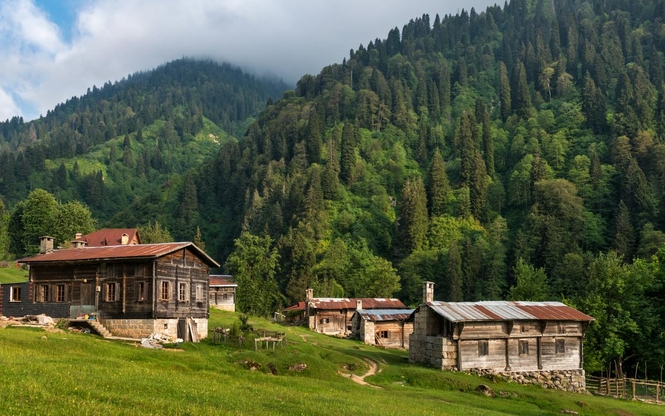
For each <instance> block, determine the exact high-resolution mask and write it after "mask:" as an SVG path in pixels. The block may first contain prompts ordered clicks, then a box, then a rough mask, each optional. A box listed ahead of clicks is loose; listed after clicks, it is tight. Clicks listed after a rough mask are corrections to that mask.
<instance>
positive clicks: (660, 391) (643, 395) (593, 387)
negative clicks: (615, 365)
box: [586, 376, 665, 403]
mask: <svg viewBox="0 0 665 416" xmlns="http://www.w3.org/2000/svg"><path fill="white" fill-rule="evenodd" d="M586 389H587V390H588V391H590V392H591V393H596V394H602V395H606V396H612V397H620V398H624V399H632V400H641V401H645V402H653V403H665V383H663V382H659V381H655V380H643V379H642V380H640V379H635V378H626V377H624V378H611V377H595V376H588V377H587V379H586Z"/></svg>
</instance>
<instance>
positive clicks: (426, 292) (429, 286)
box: [423, 282, 434, 303]
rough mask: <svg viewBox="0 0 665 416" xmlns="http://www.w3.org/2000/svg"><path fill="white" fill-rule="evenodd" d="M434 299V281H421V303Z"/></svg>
mask: <svg viewBox="0 0 665 416" xmlns="http://www.w3.org/2000/svg"><path fill="white" fill-rule="evenodd" d="M433 300H434V282H423V303H427V302H432V301H433Z"/></svg>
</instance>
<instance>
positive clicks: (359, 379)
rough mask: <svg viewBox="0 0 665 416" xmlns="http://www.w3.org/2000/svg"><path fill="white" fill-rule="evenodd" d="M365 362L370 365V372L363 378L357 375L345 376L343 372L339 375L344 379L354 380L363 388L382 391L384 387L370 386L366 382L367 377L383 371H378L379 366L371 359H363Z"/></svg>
mask: <svg viewBox="0 0 665 416" xmlns="http://www.w3.org/2000/svg"><path fill="white" fill-rule="evenodd" d="M363 360H364V361H365V362H366V363H367V364H368V365H369V370H367V372H366V373H365V374H363V375H361V376H357V375H355V374H344V373H341V372H340V373H339V374H340V375H342V376H344V377H347V378H350V379H351V380H353V381H355V382H356V383H358V384H361V385H363V386H370V387H374V388H375V389H382V388H383V387H380V386H375V385H373V384H369V383H368V382H366V381H365V377H369V376H372V375H374V374H376V373H377V371H378V372H381V370H379V369H378V367H379V366H378V364H377V363H376V361H374V360H371V359H369V358H363Z"/></svg>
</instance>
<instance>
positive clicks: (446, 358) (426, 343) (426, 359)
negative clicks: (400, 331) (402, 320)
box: [409, 334, 457, 370]
mask: <svg viewBox="0 0 665 416" xmlns="http://www.w3.org/2000/svg"><path fill="white" fill-rule="evenodd" d="M409 361H410V362H413V363H424V364H427V365H429V366H430V367H434V368H440V369H443V370H447V369H453V368H455V367H456V366H457V345H455V343H454V342H453V341H450V340H449V339H448V338H442V337H435V336H426V335H417V334H411V335H410V337H409Z"/></svg>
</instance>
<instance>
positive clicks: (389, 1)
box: [0, 0, 503, 121]
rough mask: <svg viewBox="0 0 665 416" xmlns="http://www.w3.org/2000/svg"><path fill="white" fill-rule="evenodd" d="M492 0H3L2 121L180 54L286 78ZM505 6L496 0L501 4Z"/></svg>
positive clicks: (34, 113)
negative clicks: (422, 21) (413, 25)
mask: <svg viewBox="0 0 665 416" xmlns="http://www.w3.org/2000/svg"><path fill="white" fill-rule="evenodd" d="M495 1H496V0H466V1H464V2H460V1H453V0H334V1H330V0H0V120H6V119H8V118H11V117H14V116H22V117H23V118H24V119H25V120H26V121H27V120H32V119H35V118H37V117H39V116H40V115H45V114H46V112H47V111H48V110H51V109H53V108H54V107H55V105H57V104H58V103H62V102H64V101H66V100H67V99H69V98H71V97H73V96H81V95H83V94H85V93H86V91H87V89H88V88H92V86H94V85H96V86H101V85H103V84H104V83H105V82H107V81H111V82H114V81H118V80H121V79H122V78H123V77H126V76H127V75H129V74H132V73H135V72H138V71H146V70H150V69H153V68H155V67H156V66H159V65H161V64H164V63H167V62H170V61H173V60H175V59H179V58H182V57H190V58H204V59H213V60H216V61H219V62H229V63H232V64H235V65H238V66H240V67H241V68H243V69H245V70H247V71H249V72H252V73H255V74H257V75H274V76H277V77H279V78H282V79H283V80H284V81H286V82H287V83H289V84H292V85H294V84H295V82H296V81H297V80H298V79H299V78H300V77H301V76H302V75H304V74H318V73H319V72H320V70H321V69H322V68H323V67H324V66H326V65H330V64H332V63H336V62H341V61H342V60H343V59H344V58H345V57H348V54H349V51H350V50H351V49H356V48H357V47H358V46H359V45H360V44H363V45H367V44H368V43H369V41H371V40H373V39H376V38H380V39H385V38H386V37H387V35H388V31H389V30H390V29H392V28H394V27H398V28H399V29H400V30H401V29H402V27H403V26H404V24H406V23H408V21H409V20H411V19H415V18H417V17H420V16H422V15H423V14H424V13H427V14H429V15H430V20H431V21H432V22H433V21H434V17H435V16H436V14H437V13H438V14H439V15H440V16H444V15H446V14H456V13H458V12H459V11H461V9H462V7H463V8H465V9H467V10H470V9H471V8H472V7H475V8H476V11H478V12H481V11H483V10H485V8H486V7H487V6H488V5H492V4H494V3H495ZM499 3H500V4H503V1H501V2H499Z"/></svg>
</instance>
